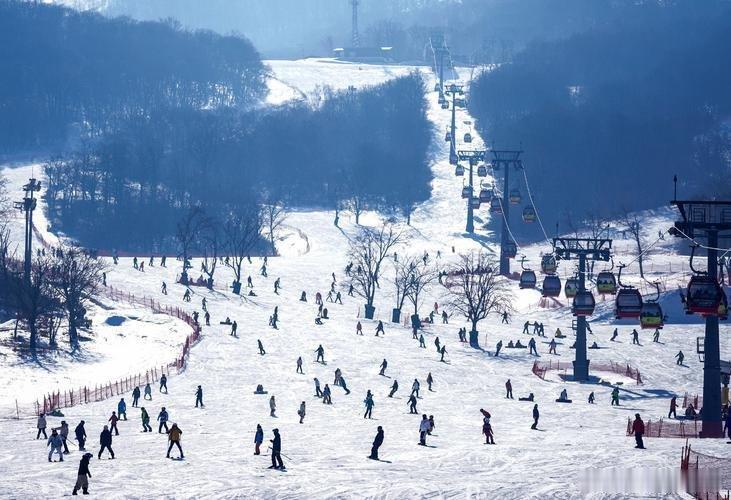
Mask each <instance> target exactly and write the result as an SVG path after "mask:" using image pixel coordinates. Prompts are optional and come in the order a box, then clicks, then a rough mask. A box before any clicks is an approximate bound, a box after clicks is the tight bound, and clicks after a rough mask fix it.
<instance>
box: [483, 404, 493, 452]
mask: <svg viewBox="0 0 731 500" xmlns="http://www.w3.org/2000/svg"><path fill="white" fill-rule="evenodd" d="M480 413H482V415H483V419H482V433H483V434H484V435H485V444H495V439H494V438H493V434H492V425H491V424H490V418H491V417H490V412H488V411H486V410H483V409H482V408H480Z"/></svg>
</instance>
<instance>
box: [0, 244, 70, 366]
mask: <svg viewBox="0 0 731 500" xmlns="http://www.w3.org/2000/svg"><path fill="white" fill-rule="evenodd" d="M50 274H51V262H50V260H49V259H48V258H47V257H39V258H37V259H36V260H35V261H34V262H33V265H32V266H31V272H30V280H28V281H26V279H25V278H24V277H23V274H22V270H21V269H20V268H19V269H18V271H17V272H16V273H14V274H13V276H12V278H11V281H10V285H11V287H12V291H11V294H12V300H13V306H14V309H15V310H16V311H17V313H18V318H19V319H21V320H22V321H24V322H25V324H26V326H27V328H28V332H29V334H30V340H29V348H30V352H31V355H32V356H33V357H35V356H36V353H37V347H38V336H39V324H40V323H41V321H42V319H43V318H44V317H46V316H47V315H49V314H53V311H54V310H55V309H56V308H57V307H58V301H57V300H56V299H55V297H54V291H53V289H52V288H51V281H50Z"/></svg>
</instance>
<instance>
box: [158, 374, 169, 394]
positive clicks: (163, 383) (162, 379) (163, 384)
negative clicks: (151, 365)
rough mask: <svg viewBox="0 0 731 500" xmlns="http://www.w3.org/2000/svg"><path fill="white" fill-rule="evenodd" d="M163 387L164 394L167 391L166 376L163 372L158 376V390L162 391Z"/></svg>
mask: <svg viewBox="0 0 731 500" xmlns="http://www.w3.org/2000/svg"><path fill="white" fill-rule="evenodd" d="M163 389H165V394H167V393H168V378H167V376H166V375H165V374H164V373H163V374H162V376H161V377H160V392H162V390H163Z"/></svg>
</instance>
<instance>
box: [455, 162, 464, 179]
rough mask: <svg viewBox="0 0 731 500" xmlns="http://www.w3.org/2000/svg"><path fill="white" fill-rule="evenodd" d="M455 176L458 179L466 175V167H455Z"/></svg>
mask: <svg viewBox="0 0 731 500" xmlns="http://www.w3.org/2000/svg"><path fill="white" fill-rule="evenodd" d="M454 175H456V176H457V177H462V176H463V175H464V167H463V166H462V165H457V166H456V167H454Z"/></svg>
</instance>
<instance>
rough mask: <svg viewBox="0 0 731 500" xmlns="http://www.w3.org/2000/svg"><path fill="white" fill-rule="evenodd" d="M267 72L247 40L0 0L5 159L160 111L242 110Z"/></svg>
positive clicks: (0, 136)
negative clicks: (8, 156)
mask: <svg viewBox="0 0 731 500" xmlns="http://www.w3.org/2000/svg"><path fill="white" fill-rule="evenodd" d="M265 74H266V70H265V67H264V66H263V65H262V63H261V61H260V59H259V55H258V53H257V51H256V50H255V49H254V47H253V46H252V45H251V43H250V42H249V41H248V40H246V39H244V38H242V37H233V36H220V35H216V34H213V33H212V32H202V31H198V32H190V31H185V30H182V29H181V28H180V26H178V25H176V24H175V23H174V22H172V21H171V22H167V23H160V22H138V21H133V20H131V19H125V18H118V19H108V18H105V17H103V16H101V15H97V14H92V13H79V12H77V11H74V10H71V9H66V8H61V7H57V6H51V5H45V4H42V3H35V2H33V3H32V2H21V1H15V0H0V153H12V152H16V151H20V150H31V149H34V150H37V149H38V148H42V149H47V150H48V149H51V148H52V147H61V146H62V145H64V144H65V142H66V141H67V140H68V139H69V138H70V137H78V136H80V135H84V136H87V137H91V138H93V137H98V136H100V135H101V134H103V133H105V132H109V131H111V130H115V129H116V128H117V126H118V124H119V123H121V122H125V121H127V120H130V119H134V117H137V116H144V115H145V114H146V110H149V109H157V108H160V107H163V106H167V107H179V108H194V109H196V108H201V107H208V108H216V107H223V106H228V107H244V108H245V107H247V106H249V105H251V104H252V103H254V102H257V101H259V100H260V98H261V97H262V96H263V95H265V93H266V84H265V80H264V78H265Z"/></svg>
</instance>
